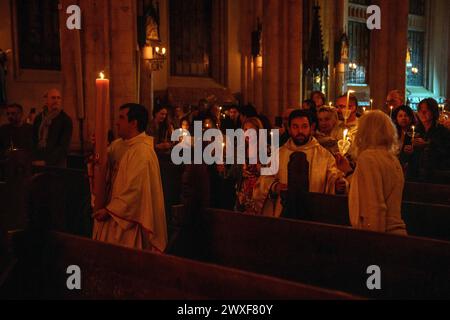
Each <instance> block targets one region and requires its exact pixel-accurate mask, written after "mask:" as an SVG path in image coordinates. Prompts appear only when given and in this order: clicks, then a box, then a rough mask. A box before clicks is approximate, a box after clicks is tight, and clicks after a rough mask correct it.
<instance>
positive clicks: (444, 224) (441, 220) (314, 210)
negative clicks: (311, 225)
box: [308, 193, 450, 241]
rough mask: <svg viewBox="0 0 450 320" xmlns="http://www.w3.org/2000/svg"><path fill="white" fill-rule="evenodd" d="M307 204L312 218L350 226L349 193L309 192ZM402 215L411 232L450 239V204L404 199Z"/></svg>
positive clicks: (422, 235)
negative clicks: (342, 194)
mask: <svg viewBox="0 0 450 320" xmlns="http://www.w3.org/2000/svg"><path fill="white" fill-rule="evenodd" d="M308 206H309V208H310V210H309V211H310V214H311V216H312V219H311V220H312V221H315V222H320V223H327V224H334V225H342V226H350V219H349V210H348V198H347V197H346V196H333V195H326V194H319V193H310V194H309V195H308ZM402 217H403V220H404V221H405V223H406V227H407V230H408V234H409V235H412V236H419V237H426V238H431V239H439V240H445V241H450V206H446V205H441V204H430V203H420V202H410V201H404V202H403V205H402Z"/></svg>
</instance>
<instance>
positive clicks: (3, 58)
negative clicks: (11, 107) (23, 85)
mask: <svg viewBox="0 0 450 320" xmlns="http://www.w3.org/2000/svg"><path fill="white" fill-rule="evenodd" d="M10 52H11V50H6V51H3V50H2V49H0V106H2V105H5V104H6V102H7V100H6V72H7V68H6V66H7V62H8V54H9V53H10Z"/></svg>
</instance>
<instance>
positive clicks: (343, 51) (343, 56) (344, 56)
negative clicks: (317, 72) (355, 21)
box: [340, 33, 349, 63]
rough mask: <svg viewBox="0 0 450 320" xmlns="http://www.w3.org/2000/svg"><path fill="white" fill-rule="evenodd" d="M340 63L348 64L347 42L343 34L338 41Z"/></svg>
mask: <svg viewBox="0 0 450 320" xmlns="http://www.w3.org/2000/svg"><path fill="white" fill-rule="evenodd" d="M340 62H341V63H348V62H349V41H348V38H347V35H346V34H345V33H344V34H343V35H342V37H341V40H340Z"/></svg>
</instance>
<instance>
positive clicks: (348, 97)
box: [343, 90, 355, 125]
mask: <svg viewBox="0 0 450 320" xmlns="http://www.w3.org/2000/svg"><path fill="white" fill-rule="evenodd" d="M352 93H355V91H353V90H348V92H347V104H346V105H345V110H344V114H343V116H344V122H345V125H347V120H348V118H350V113H351V111H350V95H351V94H352Z"/></svg>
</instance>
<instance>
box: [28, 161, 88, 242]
mask: <svg viewBox="0 0 450 320" xmlns="http://www.w3.org/2000/svg"><path fill="white" fill-rule="evenodd" d="M33 171H34V175H33V177H32V178H31V179H30V183H29V186H28V190H27V193H28V200H27V201H28V215H29V216H30V220H31V222H33V220H37V219H41V218H42V219H45V220H47V222H48V224H49V226H48V227H49V228H51V229H52V230H55V231H60V232H66V233H70V234H73V235H79V236H87V237H90V235H91V233H92V219H91V215H92V209H91V193H90V186H89V178H88V175H87V172H86V171H85V170H75V169H62V168H54V167H34V168H33Z"/></svg>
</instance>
